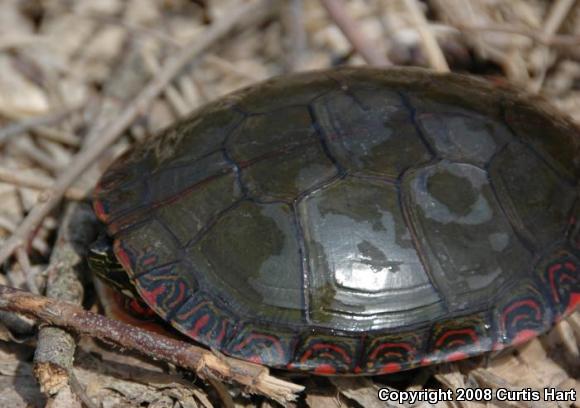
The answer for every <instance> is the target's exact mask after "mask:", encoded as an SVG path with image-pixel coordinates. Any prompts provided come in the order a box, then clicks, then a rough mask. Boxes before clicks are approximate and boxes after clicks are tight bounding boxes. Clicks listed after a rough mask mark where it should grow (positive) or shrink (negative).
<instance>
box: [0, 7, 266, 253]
mask: <svg viewBox="0 0 580 408" xmlns="http://www.w3.org/2000/svg"><path fill="white" fill-rule="evenodd" d="M276 3H277V2H276V1H275V0H261V1H257V2H254V3H252V4H247V5H245V6H243V7H239V8H237V9H235V10H232V13H231V14H229V15H228V16H227V17H224V18H223V19H222V20H219V21H217V22H216V23H215V24H213V25H212V26H211V27H210V28H208V29H207V30H206V31H205V32H204V33H203V34H201V35H200V36H199V37H196V38H195V39H194V40H192V41H191V42H190V43H189V44H188V45H187V46H186V47H185V48H183V49H182V50H180V51H179V52H178V53H177V54H176V55H174V56H173V57H171V58H169V60H168V61H167V63H166V64H165V65H164V66H163V68H162V69H161V71H159V74H158V75H156V76H155V77H154V78H153V79H152V80H151V82H150V83H149V84H148V85H147V86H146V87H145V88H144V89H143V90H142V91H141V92H140V93H139V94H138V95H137V96H136V98H135V99H134V100H133V101H132V103H130V104H129V105H128V106H127V107H126V108H125V109H124V110H123V111H122V112H121V114H120V115H119V117H118V118H117V119H116V120H114V121H113V122H112V123H111V124H110V125H109V126H107V127H106V128H105V129H104V130H103V132H102V134H101V135H100V137H99V139H98V140H97V141H96V142H95V143H94V144H93V145H92V146H90V148H87V149H84V150H82V151H81V152H80V153H79V154H77V155H76V156H75V158H74V159H73V161H72V162H71V163H70V164H69V165H68V169H67V171H65V172H63V173H62V174H61V175H60V176H59V177H58V179H57V180H56V182H55V185H54V187H53V189H52V191H49V192H48V194H47V198H46V201H44V202H42V203H39V204H38V205H36V206H35V207H34V208H33V209H32V211H30V213H29V214H28V215H27V216H26V218H25V219H24V221H23V222H22V223H21V224H20V226H19V227H18V229H17V230H16V231H15V232H14V234H13V235H12V236H11V237H10V238H9V239H8V240H7V241H6V242H5V243H4V245H3V246H2V248H0V264H1V263H3V262H5V261H6V260H7V259H8V258H9V257H10V256H11V255H12V254H13V253H14V251H15V250H16V249H17V248H19V247H22V246H24V245H25V244H26V242H27V241H28V240H29V239H30V235H31V234H33V232H34V231H35V229H36V228H37V226H38V225H39V224H40V222H42V220H43V219H44V217H46V216H47V215H48V214H49V213H50V212H51V211H52V210H53V209H54V208H55V207H56V206H57V205H58V203H59V202H60V200H61V199H62V197H63V195H64V193H65V192H66V190H67V189H68V188H69V187H70V186H71V185H72V184H73V183H74V182H75V181H76V180H77V179H78V178H79V177H80V175H81V174H82V173H83V172H84V171H85V170H86V169H87V168H89V167H90V166H91V164H93V163H94V162H95V161H96V160H97V159H98V158H99V157H100V156H101V155H102V154H103V153H104V152H105V151H106V150H107V149H108V148H109V146H111V145H112V144H113V143H114V142H115V141H116V140H117V139H119V137H121V135H122V134H123V132H125V130H127V128H128V127H129V126H131V124H132V123H133V121H135V119H136V118H137V117H139V115H142V114H143V113H144V112H146V111H147V109H148V108H149V106H150V105H151V103H152V102H153V101H154V100H155V99H156V98H157V97H158V96H159V95H160V94H161V93H162V92H163V90H164V89H165V87H166V86H167V85H168V84H169V83H170V82H171V81H172V80H173V79H174V78H175V76H176V75H178V74H179V73H180V72H181V71H182V70H183V69H184V68H185V67H186V66H187V65H188V64H190V63H191V62H192V60H194V59H195V58H197V57H199V55H200V54H202V53H203V52H205V51H206V50H207V49H208V48H209V47H211V46H212V45H213V44H215V43H216V42H217V41H219V40H220V39H222V38H223V37H225V36H226V35H228V34H229V33H230V32H232V31H233V30H234V29H235V28H236V27H238V26H240V25H243V26H253V25H256V24H257V23H258V22H260V21H263V20H264V19H265V18H266V17H268V16H270V15H271V14H272V12H273V11H274V5H275V4H276Z"/></svg>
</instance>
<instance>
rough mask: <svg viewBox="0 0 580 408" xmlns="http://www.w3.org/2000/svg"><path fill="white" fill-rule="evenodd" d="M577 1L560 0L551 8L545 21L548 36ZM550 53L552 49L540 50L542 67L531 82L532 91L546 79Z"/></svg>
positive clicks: (548, 36) (546, 35)
mask: <svg viewBox="0 0 580 408" xmlns="http://www.w3.org/2000/svg"><path fill="white" fill-rule="evenodd" d="M574 3H576V0H558V1H557V2H555V3H554V4H553V6H552V7H551V8H550V12H549V14H548V18H546V21H545V22H544V29H543V34H544V36H545V37H546V38H550V37H551V36H552V35H553V34H555V33H556V31H558V29H559V28H560V25H561V24H562V22H563V21H564V19H565V18H566V16H567V15H568V13H569V12H570V10H571V9H572V7H573V6H574ZM549 55H550V49H549V48H547V47H544V48H542V49H541V50H540V60H541V62H542V67H541V69H540V72H539V74H538V76H537V77H536V78H535V79H534V80H533V81H532V82H531V83H530V86H529V89H530V90H531V91H532V92H538V91H539V90H540V89H541V88H542V85H543V84H544V80H545V79H546V72H547V71H548V64H547V59H548V57H549Z"/></svg>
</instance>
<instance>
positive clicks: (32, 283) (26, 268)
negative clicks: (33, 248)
mask: <svg viewBox="0 0 580 408" xmlns="http://www.w3.org/2000/svg"><path fill="white" fill-rule="evenodd" d="M16 259H17V260H18V264H19V265H20V270H21V271H22V274H23V275H24V279H25V281H26V286H27V287H28V290H30V291H31V292H32V293H35V294H39V293H40V290H39V289H38V285H37V284H36V280H35V274H34V273H33V272H32V269H31V267H30V258H28V253H27V252H26V250H25V249H24V248H23V247H20V248H17V249H16Z"/></svg>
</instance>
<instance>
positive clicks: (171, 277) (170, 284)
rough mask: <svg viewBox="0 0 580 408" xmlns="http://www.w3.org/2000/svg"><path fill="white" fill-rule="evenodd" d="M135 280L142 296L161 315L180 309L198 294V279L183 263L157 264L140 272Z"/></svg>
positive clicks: (164, 315)
mask: <svg viewBox="0 0 580 408" xmlns="http://www.w3.org/2000/svg"><path fill="white" fill-rule="evenodd" d="M135 282H136V283H137V287H138V290H139V294H140V295H141V297H142V298H143V299H144V300H145V301H146V302H147V303H148V304H151V305H154V308H155V309H154V310H155V311H156V312H157V314H159V315H160V316H161V317H166V316H167V314H168V313H170V312H171V311H173V310H178V309H179V308H180V307H181V306H182V305H183V304H184V303H185V302H187V301H188V300H189V299H191V298H192V297H194V296H196V295H197V294H196V291H197V289H198V285H197V281H196V280H195V278H194V276H193V274H191V273H189V268H188V267H187V266H186V265H184V264H181V263H171V264H166V265H160V266H157V267H155V268H153V269H151V270H149V271H147V272H145V273H140V274H139V275H138V276H137V277H136V278H135Z"/></svg>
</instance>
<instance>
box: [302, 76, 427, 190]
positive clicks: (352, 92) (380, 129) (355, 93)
mask: <svg viewBox="0 0 580 408" xmlns="http://www.w3.org/2000/svg"><path fill="white" fill-rule="evenodd" d="M312 109H313V111H314V114H315V118H316V121H317V123H318V126H319V129H320V131H321V132H322V134H323V137H324V139H325V142H326V144H327V146H328V150H329V151H330V153H331V155H333V156H334V157H335V158H336V160H337V161H338V163H340V164H341V165H342V166H344V167H345V168H346V169H347V170H349V171H351V172H353V173H358V174H365V175H375V176H383V177H388V178H391V179H395V178H397V177H398V176H399V175H400V174H401V173H402V172H403V171H404V170H406V169H407V168H408V167H410V166H412V165H414V164H417V163H421V162H426V161H428V160H429V159H430V158H431V156H430V154H429V151H428V149H427V147H426V146H425V144H424V143H423V142H422V141H421V138H420V136H419V135H418V133H417V129H416V127H415V126H414V124H413V121H412V119H411V115H412V113H411V111H410V110H409V109H408V108H407V107H406V106H405V105H404V103H403V101H402V99H401V96H400V95H399V94H398V93H397V92H389V91H382V92H377V89H375V88H367V87H360V88H359V87H353V88H349V89H348V92H345V91H335V92H332V93H329V94H326V95H324V96H322V97H321V98H318V99H316V100H315V101H314V102H313V103H312ZM345 112H348V114H345Z"/></svg>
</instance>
